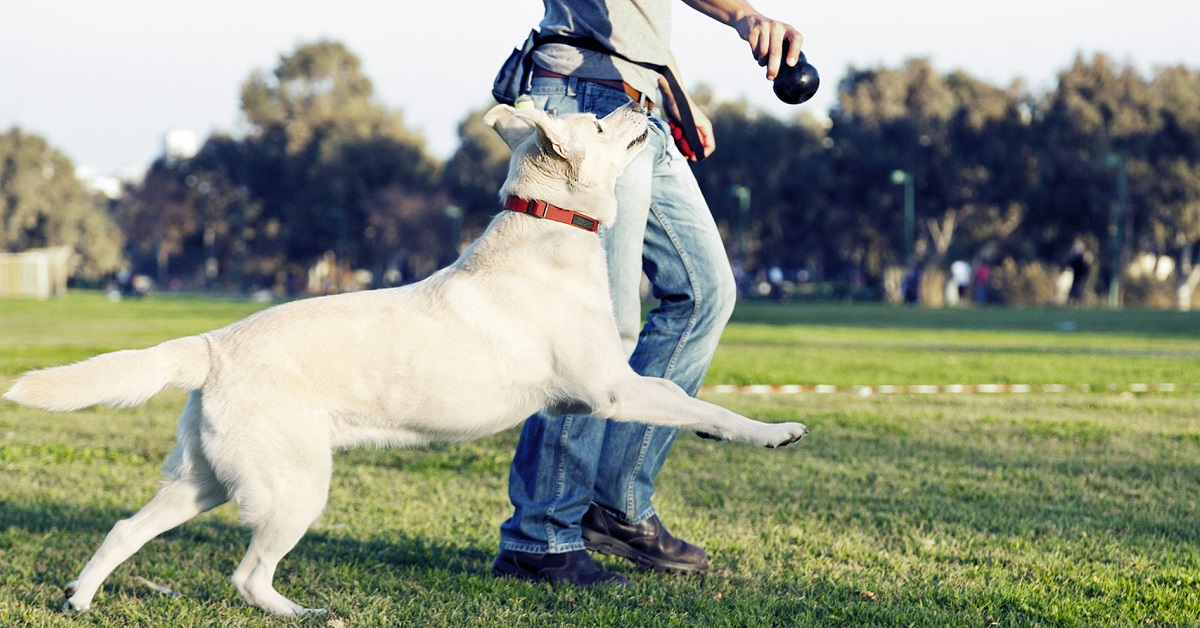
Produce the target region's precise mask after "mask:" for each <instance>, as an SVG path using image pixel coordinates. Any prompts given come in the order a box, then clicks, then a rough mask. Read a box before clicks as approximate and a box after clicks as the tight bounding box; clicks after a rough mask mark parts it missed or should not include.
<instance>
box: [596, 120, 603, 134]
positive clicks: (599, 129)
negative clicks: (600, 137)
mask: <svg viewBox="0 0 1200 628" xmlns="http://www.w3.org/2000/svg"><path fill="white" fill-rule="evenodd" d="M596 132H597V133H603V132H604V127H602V126H600V123H599V122H597V123H596Z"/></svg>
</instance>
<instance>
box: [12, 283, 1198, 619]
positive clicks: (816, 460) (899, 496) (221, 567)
mask: <svg viewBox="0 0 1200 628" xmlns="http://www.w3.org/2000/svg"><path fill="white" fill-rule="evenodd" d="M258 307H261V306H257V305H254V304H247V303H238V302H217V301H200V300H186V299H179V300H161V299H150V300H146V301H142V302H132V301H125V302H121V303H108V302H106V301H104V300H102V299H101V298H99V297H98V296H95V295H90V294H72V295H71V296H70V297H69V298H67V299H65V300H62V301H51V302H45V303H32V302H19V301H0V385H7V382H8V381H10V380H11V378H12V377H13V376H15V375H16V374H18V373H19V372H20V371H22V370H24V369H27V368H35V367H40V366H46V365H50V364H57V363H62V362H67V361H71V360H75V359H79V358H82V357H87V356H89V355H92V354H93V353H96V352H99V351H105V350H111V349H118V348H132V347H141V346H148V345H150V344H153V343H155V342H158V341H161V340H164V339H167V338H170V337H174V336H177V335H183V334H189V333H195V332H198V331H202V330H205V329H209V328H212V327H215V326H219V325H221V324H224V323H225V322H228V321H231V320H235V319H237V318H240V317H241V316H244V315H246V314H248V313H249V312H252V311H254V310H255V309H257V308H258ZM1068 320H1069V321H1072V322H1073V323H1074V328H1075V331H1070V332H1067V331H1056V325H1057V326H1058V328H1060V329H1061V328H1062V327H1063V326H1062V325H1061V323H1063V322H1064V321H1068ZM1198 357H1200V316H1197V315H1190V316H1189V315H1181V314H1176V313H1170V312H1139V311H1131V312H1108V311H1074V310H1003V309H972V310H942V311H929V310H914V309H903V308H889V307H880V306H869V305H859V306H845V305H797V306H790V307H789V306H777V305H766V304H748V305H745V306H739V308H738V312H737V314H736V315H735V322H734V323H733V324H731V326H730V327H729V329H728V331H727V333H726V335H725V340H724V342H723V343H722V347H721V349H720V351H719V354H718V356H717V359H716V361H715V363H714V365H713V368H712V370H711V372H710V376H709V380H708V381H709V383H714V384H715V383H780V384H784V383H787V384H791V383H801V384H818V383H831V384H843V385H858V384H861V385H879V384H904V383H920V384H951V383H993V382H1012V383H1030V384H1036V383H1090V384H1096V385H1097V386H1107V385H1108V384H1110V383H1116V384H1119V385H1121V387H1122V390H1124V389H1125V387H1126V386H1127V385H1128V384H1130V383H1138V382H1156V381H1169V382H1173V383H1180V384H1188V383H1197V382H1200V361H1198V360H1197V358H1198ZM183 398H184V397H183V394H182V393H179V392H174V391H172V392H167V393H164V394H162V395H160V396H158V397H156V398H155V399H153V400H152V401H151V402H150V403H149V404H147V405H146V406H143V407H140V408H134V409H129V410H120V411H118V410H112V409H92V410H88V411H84V412H77V413H70V414H49V413H44V412H40V411H34V410H29V409H25V408H21V407H18V406H15V405H13V404H10V403H7V402H0V625H3V626H10V625H13V626H24V625H31V626H57V625H64V626H67V625H70V626H75V625H101V626H125V625H145V626H159V625H221V626H226V625H233V626H259V625H312V626H326V625H337V623H336V622H341V623H342V624H344V625H346V626H381V625H413V626H427V625H436V626H462V625H498V626H508V625H539V626H542V625H544V626H564V625H570V626H660V625H661V626H671V625H680V626H685V625H686V626H691V625H711V626H760V625H768V626H770V625H774V626H806V625H814V626H815V625H822V626H823V625H844V626H859V625H887V626H892V625H912V626H991V625H996V626H1081V627H1083V626H1089V627H1090V626H1134V625H1156V626H1163V625H1167V626H1194V625H1197V618H1200V512H1197V510H1198V507H1197V502H1198V501H1200V485H1198V481H1200V401H1198V400H1197V395H1196V393H1195V392H1194V391H1191V390H1184V391H1181V392H1177V393H1148V394H1130V393H1128V392H1121V393H1111V392H1108V391H1107V390H1106V389H1103V388H1102V389H1100V390H1098V391H1097V392H1092V393H1059V394H1026V395H876V396H872V397H866V398H862V397H859V396H857V395H853V394H835V395H802V396H787V395H778V396H759V395H735V394H713V395H710V396H709V398H710V399H711V400H713V401H716V402H718V403H721V404H724V405H727V406H729V407H731V408H734V409H736V410H738V411H741V412H744V413H747V414H749V415H752V416H757V417H760V418H763V419H765V420H769V421H783V420H800V421H803V422H805V423H806V424H808V425H809V427H810V428H811V429H812V433H811V435H810V436H809V437H808V438H806V439H805V440H804V441H802V442H801V443H799V444H798V445H796V446H793V447H791V448H788V449H783V450H776V451H768V450H758V449H754V448H751V447H748V446H744V445H737V444H715V443H711V442H709V441H703V440H700V439H698V438H695V437H694V436H691V435H686V434H685V435H683V436H681V438H680V440H679V442H678V444H677V445H676V449H675V452H674V453H673V454H672V457H671V460H670V462H669V463H668V464H667V467H666V469H664V471H663V473H662V474H661V476H660V480H659V489H658V494H657V496H656V503H657V505H658V507H659V509H660V511H661V512H662V513H663V515H664V518H665V520H666V522H667V524H668V525H669V526H670V527H671V529H672V530H673V531H674V532H675V533H677V534H678V535H680V536H682V537H684V538H687V539H689V540H693V541H695V542H698V543H700V544H702V545H703V546H704V547H705V548H706V549H707V550H708V551H709V554H710V556H711V558H712V563H713V570H712V572H711V573H709V574H707V575H704V576H700V577H679V576H668V575H660V574H654V573H645V572H640V571H637V570H636V569H634V568H632V567H631V566H629V565H628V564H626V563H624V562H620V561H615V560H612V559H608V558H603V559H601V562H602V564H604V565H605V566H606V567H608V568H611V569H614V570H617V571H620V572H622V573H626V574H627V575H629V576H630V577H631V578H632V579H633V585H632V586H631V587H629V588H628V589H622V590H616V589H605V590H599V591H588V590H580V589H576V588H571V587H549V586H542V585H535V584H529V583H522V582H512V581H502V580H496V579H493V578H491V577H490V576H489V575H488V570H489V564H490V561H491V558H492V555H493V552H494V549H495V545H496V541H497V532H496V528H497V526H498V525H499V523H500V522H501V521H502V520H503V519H504V518H505V517H506V516H507V514H508V512H509V508H510V507H509V505H508V501H507V496H506V494H505V486H506V474H507V466H508V461H509V459H510V457H511V451H512V448H513V446H514V444H515V441H516V433H515V432H514V431H510V432H506V433H504V434H500V435H497V436H495V437H492V438H488V439H485V440H481V441H477V442H472V443H463V444H455V445H439V446H435V447H430V448H426V449H420V450H357V451H352V452H345V453H342V454H339V455H338V460H337V465H336V468H335V478H334V482H333V488H332V494H331V498H330V504H329V507H328V509H327V510H326V512H325V514H324V515H322V517H321V519H320V520H319V522H318V523H317V525H316V526H315V527H314V529H313V530H312V531H310V533H309V535H308V536H307V537H305V539H304V540H303V541H301V543H300V545H299V546H298V547H297V548H296V549H295V550H294V551H293V553H292V554H290V555H289V556H288V557H287V558H286V559H285V560H284V562H283V563H282V564H281V566H280V570H279V573H278V576H277V586H278V587H279V588H280V590H281V591H282V592H284V594H286V595H288V596H289V597H292V598H293V599H296V600H297V601H299V602H301V603H304V604H308V605H313V606H322V607H326V608H329V609H330V614H329V615H327V616H324V617H321V618H315V619H308V620H291V621H285V620H277V619H274V618H270V617H268V616H266V615H264V614H263V613H262V612H260V611H258V610H256V609H253V608H250V607H248V606H247V605H246V604H245V603H243V602H242V601H241V600H240V598H238V596H237V594H236V592H235V591H234V590H233V587H232V586H231V585H230V584H229V583H228V576H229V574H231V573H232V571H233V569H234V567H235V566H236V564H237V562H238V561H239V560H240V558H241V554H242V552H243V551H244V549H245V544H246V542H247V540H248V539H247V534H246V532H245V531H244V530H243V529H242V528H241V527H240V526H239V525H238V522H237V518H236V515H235V513H234V510H233V509H232V508H231V507H229V506H226V507H223V508H220V509H218V510H216V511H214V512H213V513H211V514H208V515H205V516H203V517H200V518H198V519H196V520H194V521H192V522H189V523H188V524H185V525H184V526H181V527H180V528H179V529H177V530H175V531H172V532H169V533H167V534H165V535H164V536H163V537H161V538H160V539H157V540H155V541H153V542H151V543H150V544H148V545H147V546H146V547H145V548H144V549H143V550H142V551H141V552H139V553H138V554H136V555H135V556H134V557H133V558H132V559H131V560H130V561H129V562H127V563H126V564H124V565H122V566H121V567H120V568H118V569H117V571H116V572H115V573H114V574H113V575H112V576H111V577H110V578H109V580H108V581H107V582H106V583H105V587H104V588H103V589H102V590H101V592H100V594H99V595H98V596H97V598H96V603H95V606H94V610H93V611H92V612H91V613H89V614H86V615H81V616H75V615H63V614H61V613H60V612H59V611H58V607H59V604H60V600H61V596H62V591H61V587H62V585H63V584H65V583H66V582H67V581H69V580H71V579H72V578H74V577H75V575H76V574H77V573H78V571H79V569H80V568H82V566H83V564H84V563H85V562H87V560H88V558H89V557H90V556H91V554H92V552H94V551H95V549H96V547H97V546H98V545H99V543H100V542H101V540H102V539H103V538H104V535H105V534H106V533H107V531H108V529H109V528H110V527H111V525H112V523H113V522H115V521H116V520H117V519H119V518H122V517H125V516H128V515H129V514H131V513H132V512H133V511H134V510H136V508H138V507H139V506H141V505H142V504H143V503H144V502H145V501H146V500H147V499H149V497H150V496H151V495H152V494H153V492H154V490H155V488H156V482H157V478H158V466H159V464H160V463H161V460H162V459H163V457H164V456H165V454H166V453H167V451H169V450H170V448H171V447H172V445H173V430H174V419H175V416H176V415H177V413H178V412H179V409H180V407H181V405H182V402H183ZM139 577H140V578H145V579H148V580H150V581H153V582H156V583H159V584H162V585H165V586H167V587H170V588H171V589H174V590H176V591H179V592H180V593H181V595H180V596H179V597H171V596H167V595H163V594H160V593H157V592H155V591H153V590H151V589H149V588H147V587H146V586H144V585H143V584H141V582H140V581H139V580H138V578H139ZM331 622H333V623H331Z"/></svg>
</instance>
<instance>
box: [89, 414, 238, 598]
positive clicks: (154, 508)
mask: <svg viewBox="0 0 1200 628" xmlns="http://www.w3.org/2000/svg"><path fill="white" fill-rule="evenodd" d="M198 418H199V399H198V397H197V395H195V394H193V395H192V397H191V398H190V399H189V400H188V404H187V406H186V407H185V408H184V410H183V416H182V417H180V428H179V435H180V439H179V443H178V444H177V445H176V446H175V451H173V452H172V453H171V456H170V458H168V460H167V464H166V466H165V468H164V469H163V473H164V475H165V476H166V479H165V481H164V483H163V486H162V488H160V489H159V491H158V493H157V494H156V495H155V496H154V498H153V499H151V500H150V502H149V503H148V504H146V505H145V506H143V507H142V509H141V510H139V511H138V512H137V513H136V514H134V515H133V516H132V517H129V518H128V519H124V520H122V521H118V522H117V523H116V525H114V526H113V528H112V531H111V532H109V533H108V536H107V537H105V539H104V543H103V544H101V545H100V549H99V550H97V551H96V554H95V555H94V556H92V559H91V560H90V561H88V564H87V565H86V566H85V567H84V568H83V571H82V572H81V573H80V574H79V578H77V579H76V580H75V581H74V582H72V583H71V584H69V585H67V589H66V596H67V601H66V608H67V609H70V610H77V611H86V610H88V609H89V608H90V607H91V605H92V597H93V596H94V595H95V594H96V591H97V590H99V588H100V585H101V583H103V582H104V579H105V578H107V577H108V575H109V574H110V573H112V571H113V570H114V569H116V568H117V566H118V565H120V564H121V563H123V562H125V560H127V559H128V558H129V557H130V556H132V555H133V554H134V552H136V551H138V550H139V549H141V547H142V546H143V545H145V544H146V543H147V542H149V541H150V540H151V539H153V538H154V537H156V536H158V535H160V534H162V533H163V532H166V531H167V530H170V529H172V528H174V527H176V526H178V525H180V524H182V523H184V522H185V521H188V520H189V519H191V518H193V517H195V516H196V515H198V514H200V513H202V512H206V511H208V510H211V509H213V508H216V507H217V506H220V505H221V504H223V503H225V501H226V500H227V499H228V498H227V497H226V493H225V488H224V487H223V486H221V484H220V483H219V482H217V480H216V478H215V477H214V476H213V473H212V469H211V468H210V467H209V466H208V463H207V462H206V461H205V460H204V457H203V455H201V454H200V452H199V448H198V442H197V441H196V439H195V438H193V437H192V434H194V432H192V431H191V430H192V428H193V427H194V426H195V422H196V420H197V419H198Z"/></svg>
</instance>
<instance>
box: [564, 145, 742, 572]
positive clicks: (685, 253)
mask: <svg viewBox="0 0 1200 628" xmlns="http://www.w3.org/2000/svg"><path fill="white" fill-rule="evenodd" d="M668 150H669V151H670V157H669V158H665V159H660V160H659V161H658V162H657V163H656V167H655V174H654V179H653V184H652V186H653V192H652V199H651V205H650V216H649V219H648V224H647V226H646V234H645V238H644V249H643V257H644V267H645V271H646V274H647V275H648V276H649V278H650V284H651V288H652V290H653V296H654V298H655V299H657V300H658V302H659V304H658V306H657V307H655V308H654V309H653V310H652V311H651V312H650V313H649V315H648V317H647V322H646V325H645V327H644V328H643V329H642V331H641V334H640V336H639V338H638V342H637V347H636V349H635V350H634V352H633V355H632V357H631V359H630V363H631V365H632V366H633V368H634V370H635V371H637V372H638V373H640V374H642V375H649V376H654V377H665V378H667V379H670V380H672V381H674V382H675V383H677V384H679V385H680V386H681V387H682V388H683V389H684V390H686V391H688V393H689V394H693V395H694V394H695V393H696V392H697V391H698V390H699V388H700V384H701V382H702V381H703V379H704V375H705V373H706V372H707V370H708V365H709V363H710V361H711V360H712V355H713V352H714V351H715V350H716V346H717V342H718V340H719V339H720V336H721V331H722V330H723V329H724V326H725V323H726V322H727V321H728V319H729V315H730V314H731V313H732V311H733V305H734V302H735V300H736V286H735V283H734V279H733V272H732V270H731V269H730V267H729V262H728V258H727V256H726V253H725V248H724V245H723V243H722V242H721V238H720V235H719V233H718V231H717V227H716V224H715V223H714V222H713V219H712V215H711V213H710V212H709V209H708V205H707V203H705V201H704V198H703V196H702V195H701V193H700V188H699V186H698V185H697V183H696V180H695V177H694V176H693V175H692V172H691V168H690V166H689V165H688V164H687V162H686V161H685V160H684V159H683V157H682V156H681V155H679V153H678V152H677V151H675V149H674V147H673V146H671V147H670V148H669V149H668ZM676 435H677V430H675V429H671V428H664V427H655V426H647V425H641V424H636V423H619V422H616V421H612V422H609V423H608V424H607V429H606V431H605V439H604V444H603V447H602V449H601V450H600V452H599V453H598V455H599V458H600V461H601V464H600V467H599V469H598V472H597V479H596V501H597V502H598V504H599V505H600V506H602V508H599V509H597V508H593V509H592V510H590V511H589V513H588V515H587V518H586V519H585V521H584V526H585V532H587V531H588V529H596V528H602V529H603V530H604V532H602V533H600V534H589V535H587V537H586V538H587V540H588V542H589V547H593V548H594V549H600V550H601V551H606V550H613V551H611V552H609V553H617V554H620V555H623V556H626V557H628V558H631V559H633V560H635V561H637V562H639V563H640V564H643V565H645V566H650V567H655V568H659V569H665V570H668V571H685V572H686V571H702V570H703V569H704V568H705V567H706V566H707V556H705V555H704V552H703V550H700V549H699V548H696V547H694V546H690V545H688V544H686V543H683V542H682V541H678V540H677V539H674V538H673V537H671V536H670V534H669V533H667V532H666V530H665V528H663V526H662V524H661V522H659V521H658V519H657V517H656V516H655V513H654V508H653V506H652V505H651V503H650V499H651V496H652V495H653V493H654V478H655V476H656V475H657V474H658V472H659V470H660V469H661V468H662V465H663V463H664V462H665V461H666V457H667V454H668V453H669V452H670V450H671V446H672V445H673V444H674V442H675V437H676ZM610 532H611V534H609V533H610ZM606 537H607V538H606ZM606 543H607V544H609V545H610V546H609V547H604V545H605V544H606Z"/></svg>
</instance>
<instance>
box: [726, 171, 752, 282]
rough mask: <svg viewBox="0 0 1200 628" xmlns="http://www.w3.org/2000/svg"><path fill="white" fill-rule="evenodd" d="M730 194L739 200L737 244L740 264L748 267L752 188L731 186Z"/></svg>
mask: <svg viewBox="0 0 1200 628" xmlns="http://www.w3.org/2000/svg"><path fill="white" fill-rule="evenodd" d="M729 193H730V194H731V195H732V196H733V197H734V198H736V199H737V200H738V221H737V243H738V262H739V263H740V264H741V266H742V268H745V267H746V228H747V225H746V223H747V222H749V221H750V188H748V187H746V186H744V185H731V186H729Z"/></svg>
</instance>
